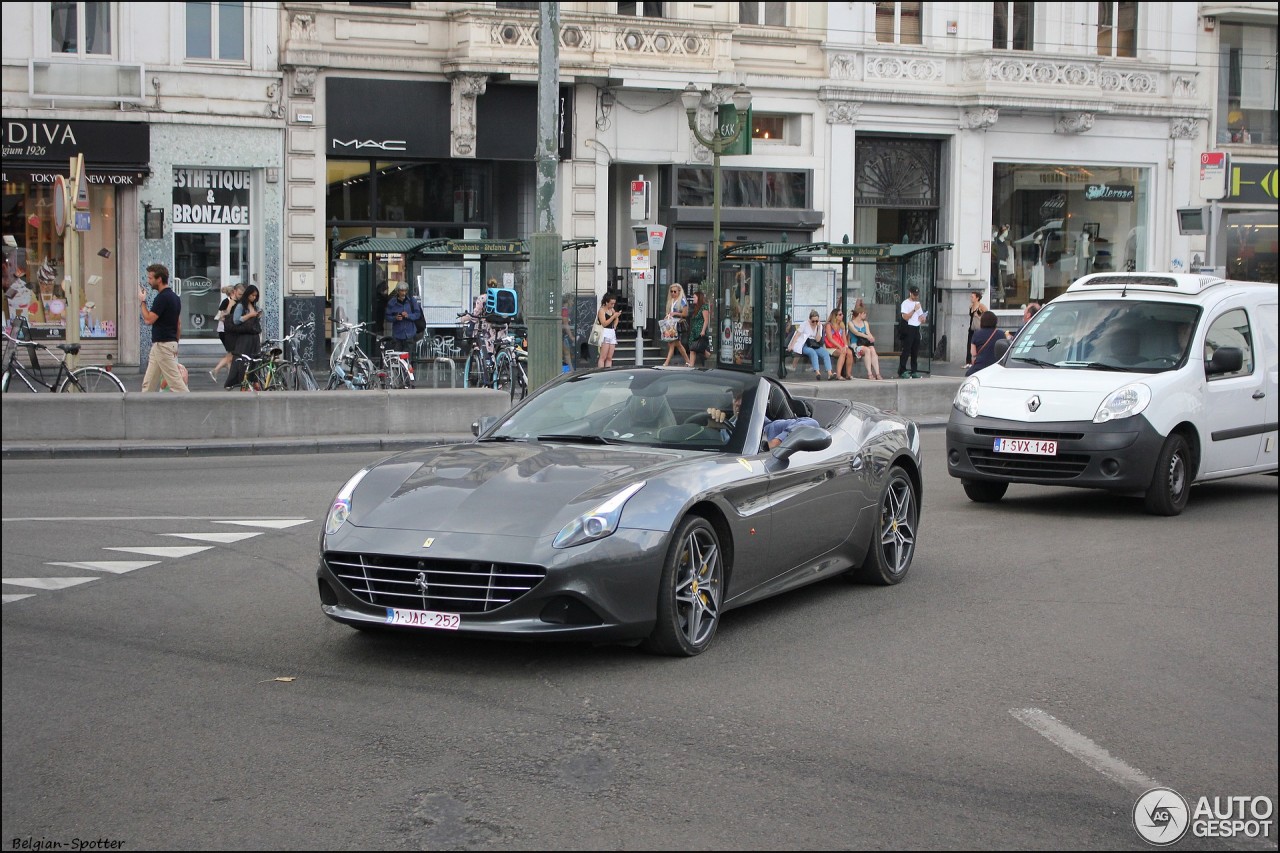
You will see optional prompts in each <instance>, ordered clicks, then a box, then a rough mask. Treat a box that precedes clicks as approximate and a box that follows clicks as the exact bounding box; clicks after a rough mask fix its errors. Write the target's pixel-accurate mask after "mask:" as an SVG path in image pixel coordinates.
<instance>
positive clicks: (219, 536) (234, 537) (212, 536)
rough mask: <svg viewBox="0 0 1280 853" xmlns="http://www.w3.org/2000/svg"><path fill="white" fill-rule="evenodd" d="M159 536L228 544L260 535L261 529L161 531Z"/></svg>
mask: <svg viewBox="0 0 1280 853" xmlns="http://www.w3.org/2000/svg"><path fill="white" fill-rule="evenodd" d="M160 535H161V536H176V537H178V538H179V539H194V540H196V541H197V542H217V543H219V544H222V545H230V544H231V543H232V542H240V541H241V540H244V539H252V538H253V537H255V536H261V535H262V531H261V530H255V531H253V532H252V533H161V534H160Z"/></svg>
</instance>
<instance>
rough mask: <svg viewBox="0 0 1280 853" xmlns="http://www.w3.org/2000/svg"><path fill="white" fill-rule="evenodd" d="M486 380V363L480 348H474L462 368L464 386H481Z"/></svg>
mask: <svg viewBox="0 0 1280 853" xmlns="http://www.w3.org/2000/svg"><path fill="white" fill-rule="evenodd" d="M483 381H484V363H483V362H482V361H481V360H480V350H478V349H473V350H472V351H471V352H470V354H469V355H468V356H467V362H466V364H465V365H463V368H462V387H463V388H480V387H482V385H481V383H482V382H483Z"/></svg>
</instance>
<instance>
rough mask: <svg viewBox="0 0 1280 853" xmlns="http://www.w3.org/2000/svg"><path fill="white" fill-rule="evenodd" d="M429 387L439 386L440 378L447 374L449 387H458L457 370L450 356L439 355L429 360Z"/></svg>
mask: <svg viewBox="0 0 1280 853" xmlns="http://www.w3.org/2000/svg"><path fill="white" fill-rule="evenodd" d="M430 365H431V367H430V373H431V387H432V388H439V387H441V386H440V382H441V380H443V379H444V378H445V374H446V373H447V374H448V381H449V384H448V386H447V387H449V388H457V387H458V371H457V365H455V364H454V361H453V359H452V358H449V356H447V355H439V356H436V357H434V358H432V359H431V360H430Z"/></svg>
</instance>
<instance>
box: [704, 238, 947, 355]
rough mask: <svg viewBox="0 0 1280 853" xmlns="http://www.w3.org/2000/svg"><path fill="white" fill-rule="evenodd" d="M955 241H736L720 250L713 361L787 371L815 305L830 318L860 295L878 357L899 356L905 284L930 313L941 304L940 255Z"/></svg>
mask: <svg viewBox="0 0 1280 853" xmlns="http://www.w3.org/2000/svg"><path fill="white" fill-rule="evenodd" d="M950 248H951V244H950V243H929V244H914V243H872V244H851V243H739V244H737V245H734V246H729V247H726V248H725V249H723V250H722V251H721V255H720V257H721V261H720V282H719V284H718V287H717V288H716V292H715V293H714V294H713V301H714V303H715V323H716V331H717V342H716V343H717V345H716V362H717V364H718V365H719V366H721V367H736V368H739V369H746V370H753V371H755V372H758V373H768V374H770V375H774V376H778V377H780V378H785V377H786V376H787V375H788V374H789V373H791V372H793V371H794V369H795V368H794V366H793V356H794V354H792V353H788V352H787V343H788V341H789V340H790V337H791V331H792V329H793V328H794V325H795V324H796V323H798V322H803V321H805V320H807V319H808V316H809V312H810V311H811V310H816V311H817V312H818V314H819V315H820V316H821V317H822V319H823V322H825V321H826V319H827V317H828V315H829V314H830V313H831V312H832V311H833V310H836V309H839V310H841V311H843V312H844V314H845V318H846V320H847V319H849V317H850V316H851V314H852V310H853V307H854V305H855V304H856V303H857V302H858V300H862V301H863V303H864V304H865V305H866V307H867V317H868V320H869V322H870V328H871V333H872V334H873V335H874V336H875V339H876V349H877V351H878V352H879V353H880V355H881V357H882V358H884V357H896V356H897V354H898V352H899V351H900V349H899V335H900V332H899V330H898V317H899V310H900V306H901V304H902V302H903V300H905V299H906V298H907V290H908V288H910V287H911V286H913V285H915V286H918V287H919V288H920V301H921V302H922V303H923V305H924V306H925V310H927V311H928V312H929V316H930V318H931V320H932V319H933V318H934V317H935V316H936V314H935V311H934V309H935V307H936V306H937V305H938V295H937V291H936V281H937V269H938V255H939V254H941V253H942V252H943V251H945V250H947V249H950ZM934 347H935V333H934V330H933V324H932V323H930V324H928V325H927V326H926V327H925V328H924V329H923V330H922V335H921V343H920V369H921V371H923V372H926V373H927V372H929V370H930V368H931V366H932V355H933V351H934Z"/></svg>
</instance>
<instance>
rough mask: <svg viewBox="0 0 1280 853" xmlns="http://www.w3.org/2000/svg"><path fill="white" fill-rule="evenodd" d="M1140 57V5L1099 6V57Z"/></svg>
mask: <svg viewBox="0 0 1280 853" xmlns="http://www.w3.org/2000/svg"><path fill="white" fill-rule="evenodd" d="M1137 55H1138V4H1137V3H1136V2H1131V3H1099V4H1098V56H1111V57H1117V56H1120V57H1134V56H1137Z"/></svg>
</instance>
